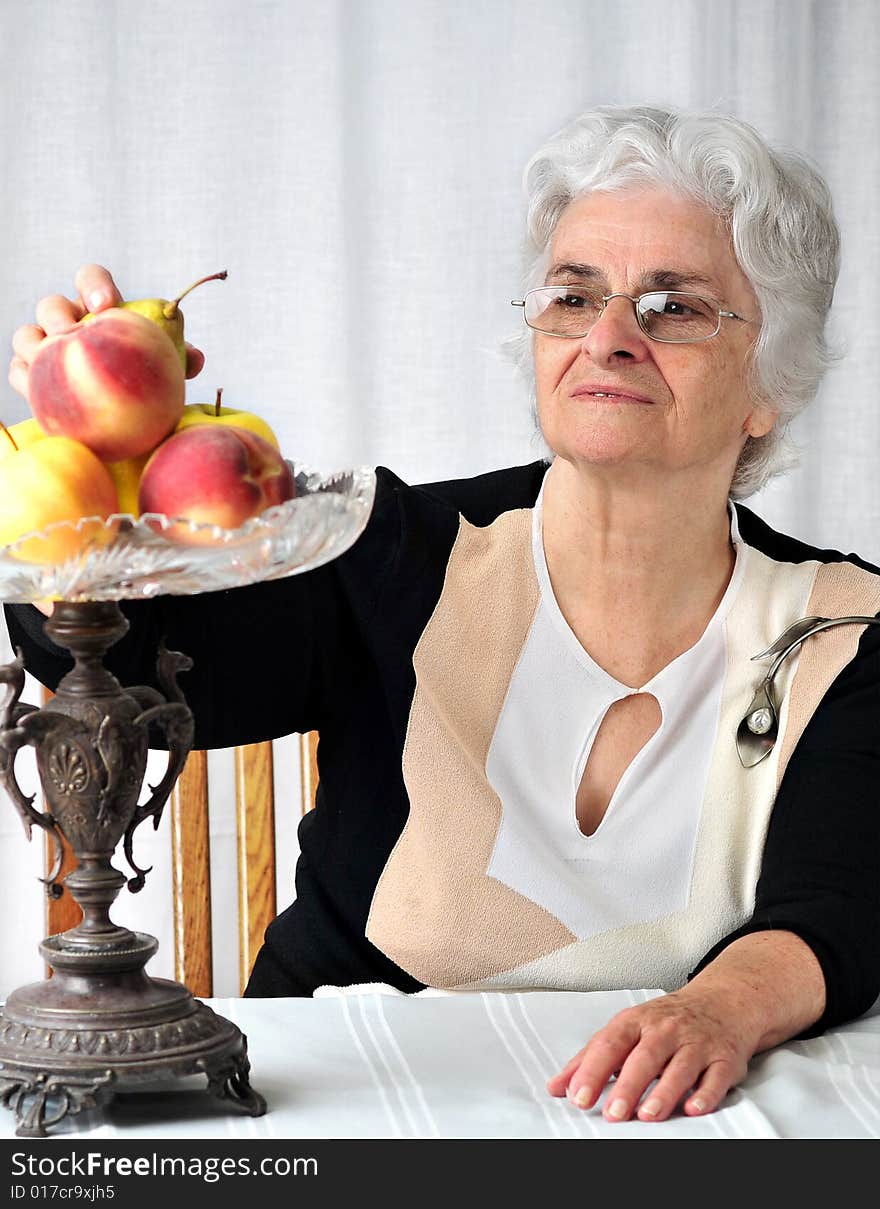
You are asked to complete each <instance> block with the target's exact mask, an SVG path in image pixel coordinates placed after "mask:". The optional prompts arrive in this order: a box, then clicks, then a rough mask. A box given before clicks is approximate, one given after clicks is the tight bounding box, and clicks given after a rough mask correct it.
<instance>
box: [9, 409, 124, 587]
mask: <svg viewBox="0 0 880 1209" xmlns="http://www.w3.org/2000/svg"><path fill="white" fill-rule="evenodd" d="M16 427H17V426H16ZM8 436H9V432H8V431H7V433H6V436H3V435H2V433H0V440H2V441H3V442H4V443H10V442H8V441H7V438H8ZM118 510H119V502H118V499H117V495H116V488H115V486H114V484H113V479H112V478H111V477H110V473H109V471H108V470H107V469H106V467H104V466H103V465H102V464H101V462H100V461H99V460H98V458H97V457H95V455H94V454H93V453H92V451H91V450H90V449H87V448H86V446H85V445H82V444H80V442H78V441H72V440H70V438H69V437H49V436H47V437H44V438H43V439H42V440H37V441H34V443H33V444H31V445H28V446H27V447H26V448H22V449H18V450H12V452H11V453H10V454H8V455H7V456H6V457H4V458H3V459H2V460H0V545H4V546H5V545H8V544H10V543H11V542H14V541H17V540H18V538H20V537H23V536H24V535H25V534H26V533H32V532H39V531H40V530H42V529H45V528H46V526H47V525H51V524H53V523H54V522H56V521H71V522H76V521H78V520H80V519H81V518H83V517H90V516H98V517H108V516H111V515H112V514H113V513H114V512H118ZM96 528H97V527H96ZM103 536H104V537H105V539H106V538H107V537H109V536H111V534H110V531H109V530H107V531H106V533H104V534H103ZM94 537H95V533H94V531H92V532H91V533H90V531H89V529H88V527H86V528H84V529H83V530H82V531H81V532H79V533H78V532H77V531H76V530H75V529H72V528H71V529H68V528H67V527H66V526H65V527H64V528H63V529H62V530H59V531H58V532H57V533H54V534H52V535H51V536H50V537H48V538H33V539H31V540H29V541H26V542H24V543H23V544H22V546H21V547H20V548H19V549H18V550H16V552H15V553H16V557H18V558H22V559H26V560H27V561H29V562H39V563H54V562H63V561H64V560H65V559H67V558H70V557H72V555H74V554H76V553H77V552H78V551H79V550H80V549H82V547H83V546H84V545H86V544H87V543H88V542H89V541H90V540H94Z"/></svg>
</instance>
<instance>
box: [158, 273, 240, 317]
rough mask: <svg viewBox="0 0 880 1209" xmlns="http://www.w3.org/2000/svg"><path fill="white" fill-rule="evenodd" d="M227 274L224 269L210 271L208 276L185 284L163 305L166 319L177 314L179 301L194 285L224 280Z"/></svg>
mask: <svg viewBox="0 0 880 1209" xmlns="http://www.w3.org/2000/svg"><path fill="white" fill-rule="evenodd" d="M227 276H228V274H227V272H226V270H225V269H224V270H223V272H222V273H212V274H211V276H210V277H200V278H199V279H198V281H194V282H193V283H192V285H189V286H187V287H186V289H185V290H184V291H183V293H182V294H178V295H177V297H176V298H175V299H173V300H172V301H171V302H166V303H165V305H164V306H163V307H162V314H163V315H164V316H165V318H166V319H173V318H174V316H175V315H176V314H177V308H178V306H179V305H180V303H181V301H182V300H183V299H184V298H185V297H186V296H187V294H189V293H191V291H192V290H194V289H195V288H196V286H198V285H204V284H205V282H206V281H225V280H226V278H227Z"/></svg>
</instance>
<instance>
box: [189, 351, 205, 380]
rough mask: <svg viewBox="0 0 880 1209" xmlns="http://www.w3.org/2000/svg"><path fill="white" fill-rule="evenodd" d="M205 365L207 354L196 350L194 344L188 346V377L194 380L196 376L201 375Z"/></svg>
mask: <svg viewBox="0 0 880 1209" xmlns="http://www.w3.org/2000/svg"><path fill="white" fill-rule="evenodd" d="M204 364H205V354H204V353H203V352H202V350H201V349H200V348H195V347H194V346H193V345H192V344H187V345H186V376H187V377H188V378H194V377H195V376H196V374H200V373H201V372H202V369H203V367H204Z"/></svg>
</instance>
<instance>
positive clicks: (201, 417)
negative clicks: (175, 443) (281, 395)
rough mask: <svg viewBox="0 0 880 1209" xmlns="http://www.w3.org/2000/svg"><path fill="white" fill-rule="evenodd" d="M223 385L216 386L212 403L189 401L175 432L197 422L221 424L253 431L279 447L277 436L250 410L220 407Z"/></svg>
mask: <svg viewBox="0 0 880 1209" xmlns="http://www.w3.org/2000/svg"><path fill="white" fill-rule="evenodd" d="M222 394H223V387H222V386H221V387H218V389H217V398H216V399H215V401H214V402H213V403H189V404H187V406H186V407H184V409H183V416H182V418H181V419H180V421H179V422H178V425H177V428H176V429H175V430H174V431H175V432H183V430H184V429H185V428H193V427H195V426H196V425H197V424H221V425H227V426H229V427H230V428H244V429H246V430H247V431H248V432H254V433H256V434H257V436H258V437H262V438H263V440H264V441H268V442H269V444H270V445H274V446H275V448H276V449H278V448H279V445H278V438H277V437H276V436H275V433H274V432H273V431H272V429H271V428H270V427H269V425H268V424H267V423H266V421H265V420H264V419H262V417H260V416H257V415H254V413H253V412H250V411H238V410H237V409H236V408H234V407H221V406H220V398H221V396H222Z"/></svg>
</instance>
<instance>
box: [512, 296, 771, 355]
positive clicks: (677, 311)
mask: <svg viewBox="0 0 880 1209" xmlns="http://www.w3.org/2000/svg"><path fill="white" fill-rule="evenodd" d="M612 298H628V299H629V300H630V302H631V303H632V304H633V307H634V308H635V312H636V320H637V321H638V325H639V327H640V328H641V329H642V331H643V332H644V333H645V335H646V336H647V337H648V338H649V339H650V340H659V341H661V343H663V344H698V343H699V342H700V341H701V340H710V339H711V338H712V337H713V336H715V335H717V334H718V332H719V331H720V330H721V320H722V319H738V320H739V321H740V323H751V322H752V320H751V319H744V318H743V316H742V315H737V314H735V313H734V312H733V311H723V310H721V308H720V307H718V306H716V305H715V303H714V302H709V301H708V300H707V299H705V298H701V297H700V296H699V294H683V293H679V292H678V291H670V290H652V291H651V292H650V293H649V294H639V296H638V297H637V298H633V296H632V295H631V294H600V293H599V292H598V291H597V290H590V289H587V288H586V287H584V286H580V285H545V286H541V287H540V288H539V289H537V290H529V292H528V293H527V294H526V296H525V298H520V299H514V300H513V301H512V302H511V304H510V305H511V306H521V307H522V308H523V316H524V318H525V321H526V323H527V324H528V325H529V327H530V328H533V329H534V330H535V331H536V332H544V333H546V335H548V336H562V337H563V339H566V340H582V339H583V338H584V337H585V336H588V335H589V333H590V332H591V331H592V329H593V327H594V325H595V324H596V323H597V322H598V320H599V319H600V318H601V316H602V314H603V312H604V310H605V307H606V306H607V305H608V303H609V302H610V301H611V299H612Z"/></svg>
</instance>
